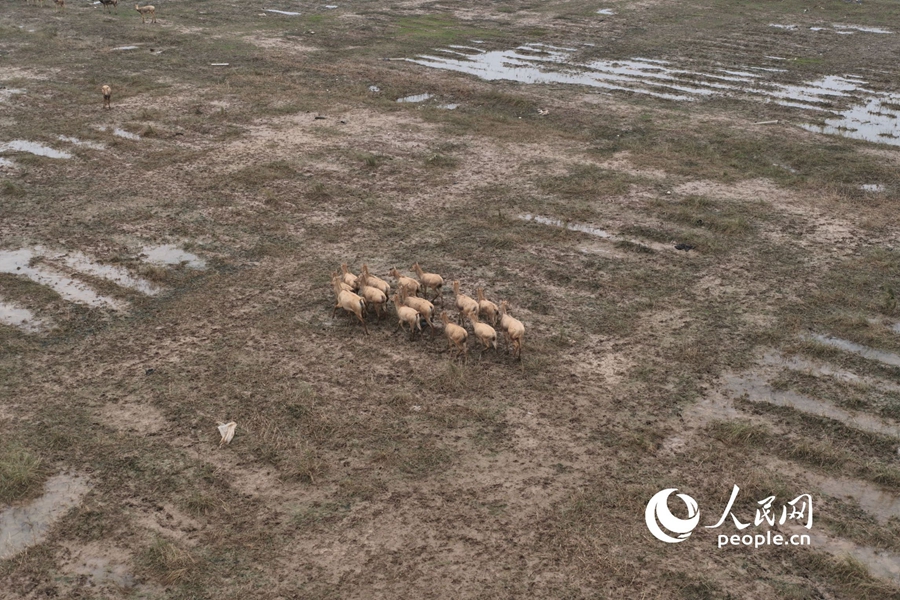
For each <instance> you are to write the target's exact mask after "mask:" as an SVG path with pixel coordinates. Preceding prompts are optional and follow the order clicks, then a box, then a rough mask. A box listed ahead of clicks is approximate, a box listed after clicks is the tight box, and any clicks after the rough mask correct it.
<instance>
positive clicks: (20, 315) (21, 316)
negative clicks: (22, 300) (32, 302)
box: [0, 299, 46, 333]
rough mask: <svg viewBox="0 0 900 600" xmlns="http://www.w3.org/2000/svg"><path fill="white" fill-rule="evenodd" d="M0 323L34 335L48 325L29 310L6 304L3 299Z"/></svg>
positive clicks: (0, 308)
mask: <svg viewBox="0 0 900 600" xmlns="http://www.w3.org/2000/svg"><path fill="white" fill-rule="evenodd" d="M0 323H5V324H6V325H11V326H13V327H16V328H18V329H21V330H23V331H27V332H28V333H34V332H37V331H40V330H42V329H44V328H45V327H46V324H45V323H44V322H43V321H42V320H40V319H38V318H37V317H35V316H34V313H32V312H31V311H30V310H28V309H27V308H22V307H21V306H16V305H15V304H11V303H9V302H4V301H3V300H2V299H0Z"/></svg>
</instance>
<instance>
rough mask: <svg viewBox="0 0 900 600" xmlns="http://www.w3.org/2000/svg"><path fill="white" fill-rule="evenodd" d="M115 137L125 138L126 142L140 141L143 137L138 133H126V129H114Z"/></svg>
mask: <svg viewBox="0 0 900 600" xmlns="http://www.w3.org/2000/svg"><path fill="white" fill-rule="evenodd" d="M112 132H113V135H115V136H118V137H120V138H125V139H126V140H139V139H141V136H139V135H138V134H136V133H131V132H130V131H125V130H124V129H119V128H118V127H114V128H113V130H112Z"/></svg>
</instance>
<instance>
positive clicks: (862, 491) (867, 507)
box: [806, 473, 900, 523]
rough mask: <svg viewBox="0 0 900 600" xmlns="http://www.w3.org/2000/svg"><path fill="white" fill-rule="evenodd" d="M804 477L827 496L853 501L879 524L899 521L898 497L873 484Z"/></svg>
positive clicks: (849, 480) (813, 474) (818, 476)
mask: <svg viewBox="0 0 900 600" xmlns="http://www.w3.org/2000/svg"><path fill="white" fill-rule="evenodd" d="M806 477H807V478H808V479H809V480H811V481H812V483H813V484H815V485H817V486H818V487H819V489H820V490H822V491H823V492H824V493H826V494H828V495H829V496H834V497H835V498H841V499H847V498H851V499H853V500H855V501H856V503H857V504H859V507H860V508H862V509H863V510H864V511H866V512H867V513H868V514H870V515H872V516H873V517H875V519H876V520H877V521H878V522H879V523H886V522H887V521H888V520H890V519H892V518H894V519H900V497H897V496H895V495H894V494H891V493H890V492H886V491H884V490H882V489H881V488H879V487H878V486H876V485H874V484H871V483H869V482H867V481H861V480H859V479H847V478H843V477H837V478H836V477H823V476H821V475H818V474H815V473H807V474H806Z"/></svg>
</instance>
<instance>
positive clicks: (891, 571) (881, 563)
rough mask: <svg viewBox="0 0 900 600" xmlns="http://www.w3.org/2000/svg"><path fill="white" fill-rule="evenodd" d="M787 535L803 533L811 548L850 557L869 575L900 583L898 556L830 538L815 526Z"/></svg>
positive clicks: (792, 531)
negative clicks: (808, 538) (865, 568)
mask: <svg viewBox="0 0 900 600" xmlns="http://www.w3.org/2000/svg"><path fill="white" fill-rule="evenodd" d="M789 533H805V534H807V535H809V537H810V541H811V542H812V547H813V548H815V549H817V550H822V551H824V552H827V553H828V554H831V555H832V556H835V557H837V558H843V557H846V556H850V557H852V558H854V559H856V560H858V561H859V562H861V563H862V564H864V565H865V566H866V567H867V568H868V569H869V573H870V574H872V575H874V576H875V577H881V578H882V579H889V580H893V581H900V554H895V553H893V552H889V551H887V550H876V549H875V548H871V547H869V546H859V545H857V544H854V543H853V542H851V541H850V540H845V539H842V538H835V537H830V536H827V535H825V534H823V533H821V531H817V530H816V528H815V526H813V529H810V530H807V529H805V528H801V529H792V530H789Z"/></svg>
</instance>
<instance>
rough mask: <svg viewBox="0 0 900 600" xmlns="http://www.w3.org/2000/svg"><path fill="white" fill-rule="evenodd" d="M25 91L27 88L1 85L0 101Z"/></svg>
mask: <svg viewBox="0 0 900 600" xmlns="http://www.w3.org/2000/svg"><path fill="white" fill-rule="evenodd" d="M24 93H25V90H20V89H18V88H8V87H0V101H3V100H9V98H10V97H12V96H15V95H18V94H24Z"/></svg>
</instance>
